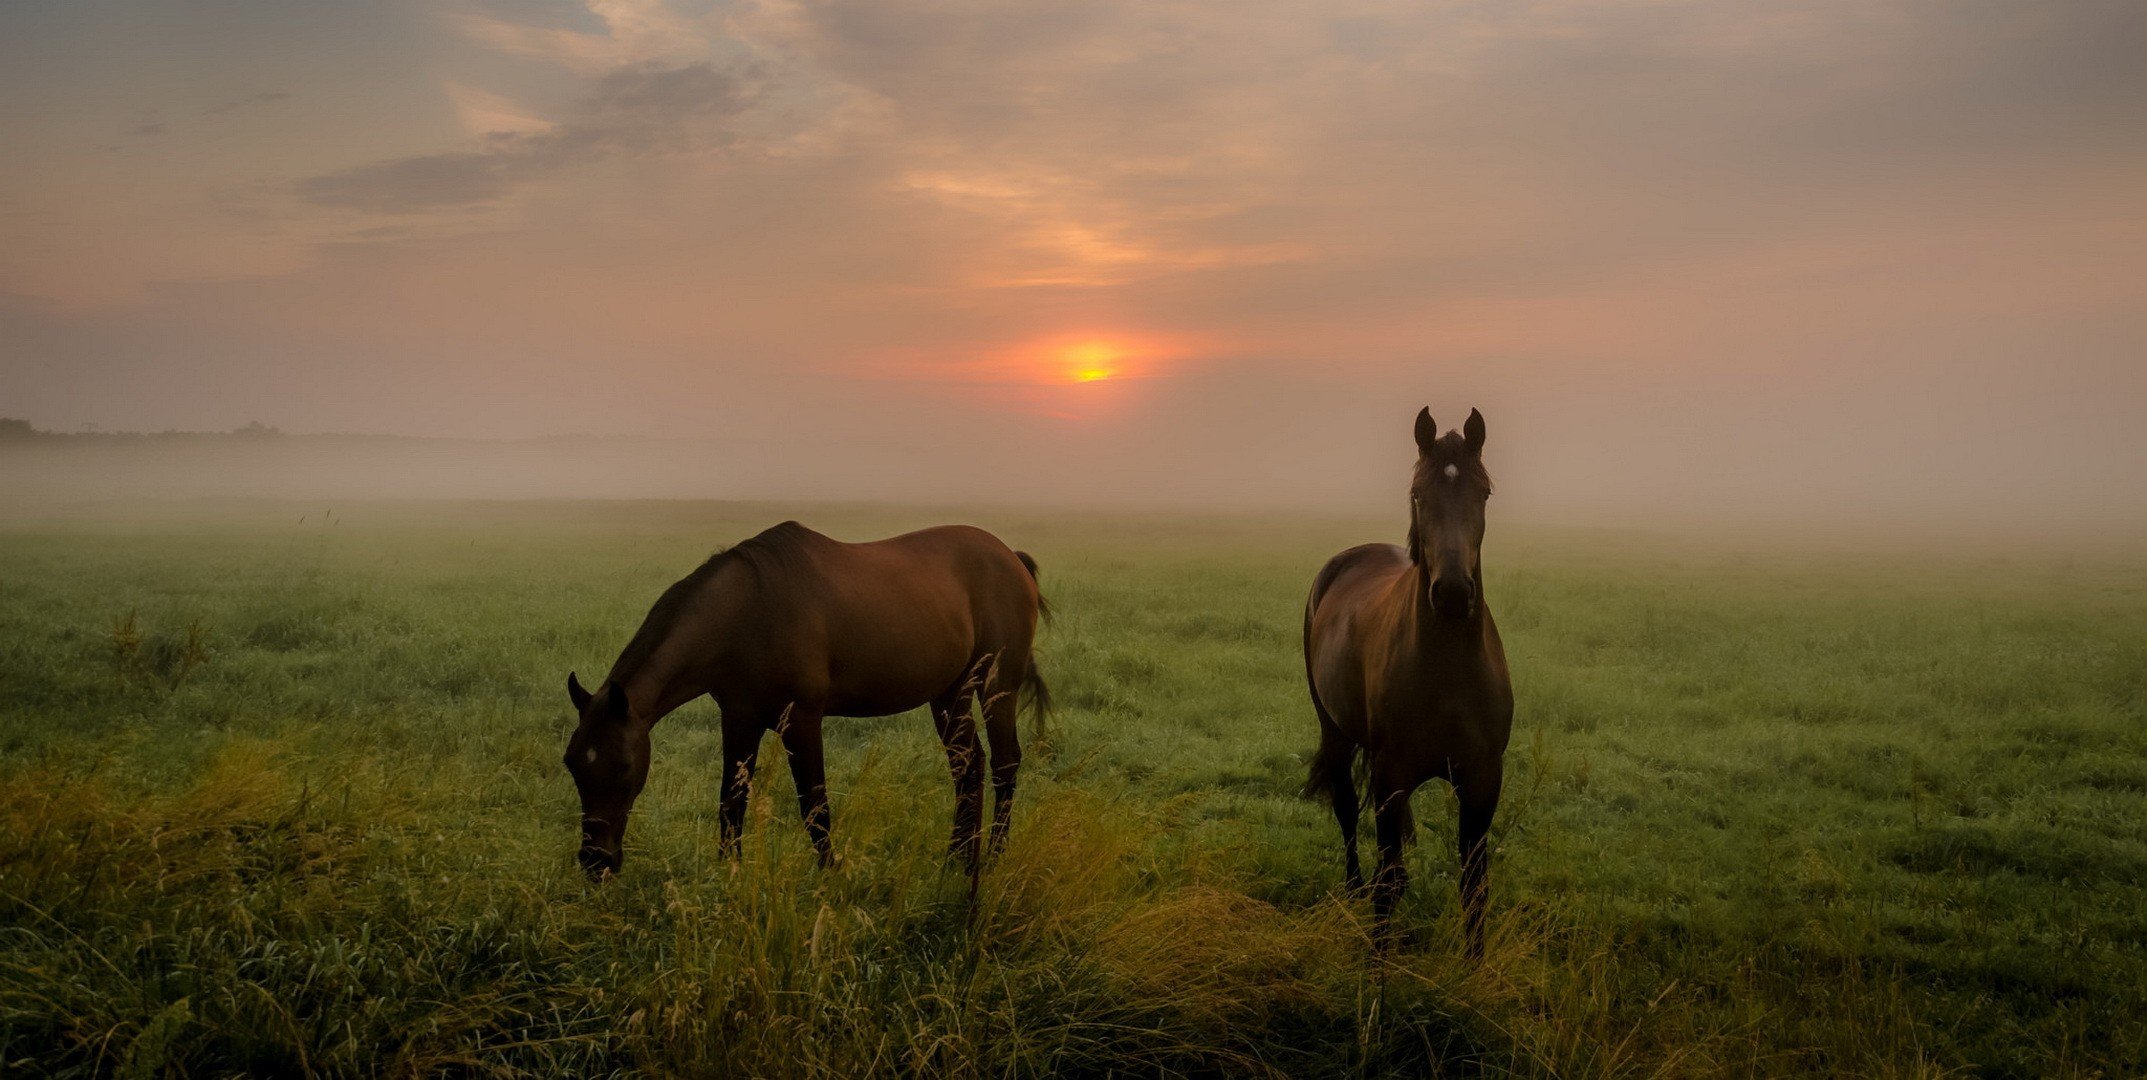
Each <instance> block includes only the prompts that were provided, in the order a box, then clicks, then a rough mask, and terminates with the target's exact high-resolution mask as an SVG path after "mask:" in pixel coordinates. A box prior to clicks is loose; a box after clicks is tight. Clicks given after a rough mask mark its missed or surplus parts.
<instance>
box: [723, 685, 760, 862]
mask: <svg viewBox="0 0 2147 1080" xmlns="http://www.w3.org/2000/svg"><path fill="white" fill-rule="evenodd" d="M765 731H766V729H765V728H764V727H762V726H761V724H760V723H759V721H757V720H748V719H746V718H744V717H737V716H729V715H726V716H725V717H724V718H723V799H722V802H723V825H722V830H721V832H720V833H719V836H720V838H721V839H720V843H719V846H720V848H721V849H722V851H723V854H724V855H725V856H726V857H729V858H736V857H737V855H738V837H739V835H740V834H741V833H743V832H744V831H745V804H746V795H747V794H748V793H749V792H750V791H751V789H752V783H753V765H754V762H755V761H756V760H757V759H758V758H759V757H760V737H761V735H762V734H763V733H764V732H765Z"/></svg>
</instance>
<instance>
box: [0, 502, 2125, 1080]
mask: <svg viewBox="0 0 2147 1080" xmlns="http://www.w3.org/2000/svg"><path fill="white" fill-rule="evenodd" d="M792 514H802V515H803V516H806V518H807V520H808V521H810V522H811V523H813V524H816V525H818V526H820V527H821V528H823V529H825V530H827V531H830V532H832V533H834V534H836V535H838V536H845V537H850V538H864V537H868V536H873V535H884V534H885V533H887V532H890V531H894V530H896V529H899V528H903V527H908V526H912V525H917V524H923V523H927V522H929V521H932V520H939V519H945V518H951V517H954V516H957V515H952V514H946V513H938V514H933V513H925V512H920V511H910V510H903V509H899V508H881V509H869V508H866V509H860V508H849V509H818V510H805V511H801V510H798V509H797V508H785V507H768V506H739V505H718V504H686V503H651V504H609V505H605V504H542V503H533V504H439V505H422V504H401V505H363V506H351V507H346V508H339V509H338V511H337V512H336V513H335V515H334V516H332V517H331V516H328V515H326V514H325V513H324V508H318V507H312V508H296V507H288V508H287V507H284V506H281V505H276V506H262V505H233V506H228V507H224V508H222V509H220V510H218V511H216V512H214V513H209V512H206V511H199V510H189V509H184V508H182V509H179V510H173V509H171V508H165V509H163V510H148V509H145V510H141V511H138V512H112V511H105V512H99V513H75V514H66V515H57V516H45V517H37V516H34V515H30V514H20V515H17V516H16V517H15V518H14V519H13V520H12V521H11V522H10V523H9V524H7V525H6V526H4V527H0V1072H6V1073H12V1072H16V1071H27V1072H50V1073H62V1074H70V1073H71V1074H90V1073H98V1074H104V1073H122V1074H131V1075H154V1074H157V1073H158V1072H160V1071H165V1070H169V1071H173V1072H177V1073H182V1074H185V1075H217V1074H224V1073H229V1072H234V1071H240V1072H252V1073H262V1074H279V1075H291V1074H298V1073H303V1072H307V1071H316V1072H322V1073H344V1074H349V1073H367V1074H370V1073H377V1072H395V1073H413V1074H415V1073H427V1074H429V1073H436V1072H443V1071H445V1072H482V1073H499V1074H513V1073H538V1074H572V1075H587V1074H595V1073H604V1072H609V1071H623V1072H655V1073H691V1074H704V1075H770V1076H792V1075H796V1076H805V1075H842V1076H849V1075H859V1074H862V1073H866V1072H901V1073H912V1074H920V1075H931V1076H940V1075H957V1076H958V1075H992V1076H1001V1075H1042V1074H1050V1073H1067V1074H1098V1075H1100V1074H1105V1073H1120V1074H1131V1075H1172V1074H1195V1075H1199V1074H1244V1073H1263V1072H1271V1073H1281V1074H1288V1075H1293V1076H1340V1075H1365V1074H1370V1075H1383V1074H1393V1075H1413V1074H1420V1073H1423V1072H1426V1071H1434V1070H1437V1071H1448V1072H1455V1073H1463V1074H1477V1075H1483V1074H1488V1075H1509V1074H1522V1075H1561V1076H1647V1075H1711V1074H1721V1073H1734V1074H1838V1073H1856V1074H1866V1075H1938V1074H1944V1073H1949V1072H1956V1071H1969V1072H1974V1073H1977V1074H1983V1075H1992V1076H2048V1075H2097V1074H2102V1075H2135V1074H2138V1073H2140V1072H2141V1071H2142V1070H2143V1069H2147V1035H2143V1032H2147V840H2143V836H2147V725H2143V721H2147V715H2143V714H2147V704H2143V697H2142V683H2143V679H2147V676H2143V664H2142V660H2143V658H2147V602H2143V601H2147V571H2142V570H2141V569H2140V568H2139V567H2138V565H2137V564H2127V563H2125V562H2123V561H2118V560H2105V561H2103V562H2100V563H2098V564H2096V565H2072V564H2069V563H2065V562H2063V561H2062V560H2059V559H2055V558H2053V559H2048V560H2044V559H2036V558H2032V557H2030V556H2029V555H2028V554H2027V553H2019V554H2017V555H2016V556H2014V557H2013V558H2011V559H1993V558H1988V557H1972V556H1968V555H1952V556H1944V557H1931V558H1916V557H1911V556H1910V555H1908V554H1901V555H1894V556H1880V555H1864V556H1860V557H1846V556H1841V555H1838V554H1834V555H1829V554H1826V553H1823V552H1819V551H1807V552H1806V553H1803V554H1794V553H1792V554H1768V555H1760V554H1744V555H1737V554H1709V553H1707V552H1705V551H1704V550H1700V549H1693V548H1677V547H1672V546H1669V545H1664V544H1657V543H1652V542H1649V541H1645V540H1642V539H1637V538H1634V537H1631V536H1617V535H1611V534H1592V533H1582V532H1573V531H1563V532H1560V531H1547V530H1525V529H1519V528H1502V527H1499V526H1498V525H1496V524H1495V525H1494V533H1493V536H1492V538H1491V541H1490V544H1489V548H1488V556H1487V562H1488V564H1489V581H1488V595H1489V597H1490V599H1491V601H1492V603H1493V604H1494V605H1495V607H1496V609H1497V611H1498V613H1499V616H1500V619H1501V624H1502V627H1503V629H1504V632H1505V635H1506V642H1507V647H1508V651H1509V653H1510V655H1511V659H1512V664H1513V670H1514V678H1515V683H1516V689H1517V692H1518V696H1519V709H1518V715H1517V718H1516V724H1515V737H1514V746H1513V749H1512V752H1511V753H1510V755H1509V758H1508V765H1507V768H1508V782H1507V793H1508V794H1507V800H1506V803H1505V805H1504V806H1503V807H1502V808H1501V811H1500V817H1499V823H1498V826H1497V828H1496V830H1495V832H1494V843H1495V853H1494V856H1493V869H1492V874H1493V878H1492V881H1493V916H1492V919H1493V933H1494V938H1493V941H1492V945H1491V950H1490V956H1489V958H1488V960H1487V961H1486V962H1485V963H1484V964H1483V965H1482V966H1481V967H1471V966H1469V965H1467V964H1465V963H1463V962H1462V961H1461V960H1460V959H1459V957H1458V951H1459V950H1458V948H1457V943H1456V940H1455V938H1456V930H1457V921H1458V920H1457V918H1456V906H1457V905H1456V902H1455V897H1454V875H1453V860H1452V855H1451V851H1452V839H1453V816H1452V811H1451V807H1450V805H1449V799H1448V797H1447V795H1446V793H1445V791H1444V789H1443V788H1439V787H1434V788H1428V789H1426V790H1425V791H1424V792H1423V793H1421V794H1419V796H1418V814H1419V818H1420V819H1421V821H1422V830H1421V832H1422V835H1421V842H1420V843H1419V845H1418V846H1417V847H1416V848H1415V849H1414V850H1413V851H1412V853H1411V856H1410V858H1411V862H1412V870H1413V873H1414V877H1415V880H1414V884H1413V887H1412V889H1411V892H1410V895H1409V897H1408V900H1407V904H1406V907H1405V919H1406V922H1407V924H1408V929H1409V930H1410V933H1411V939H1412V940H1411V944H1410V945H1409V946H1408V947H1407V948H1405V949H1404V950H1403V951H1402V952H1401V953H1400V954H1399V955H1397V956H1395V957H1393V958H1392V959H1391V960H1387V961H1375V960H1374V959H1373V958H1372V957H1371V955H1370V952H1369V950H1368V948H1367V941H1366V926H1365V920H1366V917H1367V913H1366V911H1365V910H1364V908H1363V906H1362V905H1361V904H1359V903H1357V902H1353V901H1349V900H1346V899H1343V898H1340V897H1338V896H1337V895H1336V889H1337V886H1338V884H1339V880H1340V876H1341V873H1340V860H1339V855H1338V852H1337V850H1336V842H1335V838H1334V836H1333V825H1332V819H1331V818H1330V817H1328V816H1327V814H1326V811H1325V809H1324V808H1323V807H1319V806H1316V805H1313V804H1311V803H1307V802H1304V801H1301V800H1299V799H1297V798H1295V797H1294V796H1293V794H1292V793H1293V792H1294V790H1295V788H1296V786H1297V784H1298V783H1299V782H1300V780H1301V773H1302V766H1301V765H1300V764H1299V755H1300V753H1301V752H1303V751H1305V750H1307V749H1309V747H1310V745H1311V743H1312V741H1313V733H1312V721H1311V717H1310V714H1309V710H1308V706H1307V705H1306V702H1305V696H1304V690H1303V681H1302V680H1303V677H1302V672H1301V667H1300V662H1299V659H1298V655H1297V650H1298V643H1297V634H1298V624H1299V618H1300V605H1301V603H1302V599H1303V594H1304V589H1305V587H1306V585H1307V583H1308V581H1309V580H1310V577H1311V575H1312V573H1313V572H1314V570H1316V569H1317V567H1318V566H1319V564H1320V562H1321V561H1322V560H1323V559H1324V558H1325V557H1326V555H1328V554H1329V553H1331V552H1332V551H1333V550H1336V549H1338V548H1339V547H1341V546H1343V545H1345V544H1347V543H1350V542H1354V541H1356V540H1360V539H1367V538H1379V537H1382V536H1388V537H1391V535H1392V534H1395V533H1398V531H1399V529H1398V525H1397V523H1386V524H1384V525H1382V524H1379V523H1334V522H1320V521H1312V520H1282V519H1277V520H1266V521H1263V520H1253V519H1231V518H1201V519H1194V518H1186V519H1163V518H1140V517H1078V516H1075V515H1071V514H1067V515H1049V514H1042V513H1034V514H1023V513H1014V512H996V513H991V514H983V515H968V516H972V517H975V518H976V519H977V520H980V521H981V523H983V524H986V525H987V526H990V527H993V528H995V529H997V530H998V531H1000V532H1001V534H1002V535H1003V536H1005V537H1006V538H1007V539H1008V540H1009V541H1010V542H1011V543H1013V544H1015V545H1016V546H1019V547H1022V548H1025V549H1026V550H1029V551H1031V552H1033V553H1035V554H1036V556H1037V557H1038V559H1039V561H1040V562H1041V563H1042V565H1043V573H1044V582H1045V585H1046V589H1047V592H1048V594H1049V595H1050V597H1051V599H1052V601H1053V603H1054V604H1055V605H1056V606H1057V608H1058V610H1059V613H1060V617H1059V619H1058V621H1057V623H1056V625H1055V626H1053V627H1052V628H1051V629H1050V630H1049V631H1048V632H1047V633H1046V635H1045V637H1044V639H1043V645H1042V648H1043V663H1044V665H1045V668H1044V670H1045V672H1046V674H1047V675H1048V676H1049V678H1050V679H1051V680H1052V683H1053V689H1054V690H1055V692H1056V694H1057V697H1058V700H1059V702H1060V705H1061V712H1060V714H1059V716H1058V717H1057V719H1056V722H1055V725H1054V730H1053V733H1052V735H1051V737H1050V740H1049V745H1048V747H1047V748H1044V749H1043V750H1042V751H1041V752H1036V751H1033V750H1032V754H1031V756H1030V757H1029V763H1028V766H1027V768H1026V769H1025V772H1024V776H1023V779H1024V786H1023V795H1022V802H1021V805H1020V808H1019V810H1018V811H1017V815H1016V821H1015V830H1014V843H1013V846H1012V848H1011V849H1010V851H1009V852H1008V853H1007V856H1006V858H1005V859H1004V860H1003V861H1002V862H1001V863H1000V864H998V866H997V867H995V868H994V869H993V870H992V871H991V872H990V873H988V874H987V875H986V877H985V879H984V881H983V887H982V892H981V895H980V902H979V903H978V905H977V906H976V908H975V909H974V910H972V909H971V908H970V906H969V904H968V902H967V882H966V880H965V879H964V878H963V877H962V875H960V874H959V873H956V872H954V871H952V870H951V869H949V868H948V867H947V866H946V864H945V863H944V861H943V860H942V858H941V852H942V850H943V848H944V843H945V832H946V829H947V824H948V819H949V817H950V815H951V812H952V799H951V794H950V792H949V790H948V784H947V780H946V773H945V765H944V761H943V759H942V758H941V757H940V754H939V750H938V747H937V743H936V741H935V740H934V738H933V736H932V733H931V726H930V724H929V723H928V722H926V721H925V720H924V719H923V718H922V717H921V716H919V715H915V714H912V715H909V716H902V717H893V718H886V719H875V720H843V721H833V722H831V723H830V725H829V732H830V766H829V772H830V780H831V784H832V786H833V787H834V789H835V791H836V795H835V829H836V843H837V845H838V849H839V850H840V852H841V853H842V856H843V858H844V860H845V865H844V866H843V868H842V869H841V870H839V871H837V872H833V873H822V872H819V871H817V870H815V869H813V868H812V860H811V858H810V855H809V851H808V848H807V845H806V841H805V837H804V834H803V829H802V828H801V827H800V826H799V825H798V824H797V822H796V819H795V815H794V812H793V807H794V805H795V804H794V803H793V802H792V800H791V797H790V791H789V781H788V778H787V775H785V771H784V770H783V769H781V768H780V767H770V768H766V769H763V770H762V773H761V776H762V778H763V779H762V782H761V783H760V784H759V786H758V789H757V790H756V792H755V798H754V802H753V813H752V818H751V820H750V822H749V824H748V834H747V845H746V851H745V855H744V857H743V858H742V860H740V861H739V862H738V863H736V864H732V863H729V862H726V861H725V860H723V859H722V858H720V857H719V856H718V854H717V851H716V847H715V843H714V837H715V833H716V825H715V823H716V818H717V813H716V780H717V769H718V764H717V762H718V758H719V753H720V748H719V739H718V736H717V732H716V724H715V722H714V720H715V716H714V712H713V708H712V707H711V706H709V705H707V704H706V703H700V704H696V705H693V706H689V707H688V708H686V709H684V710H682V711H681V712H680V713H679V714H677V715H676V716H674V717H672V718H671V719H669V720H667V721H666V722H665V723H664V724H663V725H662V726H660V727H659V728H658V729H657V733H656V738H655V742H656V761H655V767H654V770H653V774H652V778H651V781H650V785H649V789H648V791H647V792H646V793H645V794H644V795H643V797H642V800H641V802H640V805H639V808H638V809H637V812H636V816H635V820H634V823H633V826H632V829H631V832H630V836H629V838H628V848H627V864H626V868H625V872H624V874H623V876H622V877H621V878H620V879H619V880H617V881H615V882H612V883H611V884H609V885H608V886H606V887H603V888H591V887H589V886H587V885H586V884H585V883H584V882H583V881H582V879H581V878H580V876H579V875H578V873H577V872H576V871H575V870H574V867H573V861H572V846H573V844H574V841H575V835H576V833H575V813H576V811H575V802H574V794H573V789H572V785H571V783H570V781H569V780H568V779H567V777H566V774H565V772H564V770H563V769H562V768H561V767H560V766H559V763H558V759H559V754H560V751H561V748H562V746H563V745H564V740H565V736H566V734H567V732H568V730H569V727H570V724H571V718H570V716H569V711H568V707H567V700H566V695H565V692H564V689H563V683H564V680H565V676H566V672H567V671H568V669H570V668H575V669H579V670H580V671H581V672H582V673H583V674H584V676H585V677H586V676H589V675H591V674H597V673H601V672H602V671H603V670H604V669H605V668H606V667H607V666H608V664H609V662H610V660H611V658H612V657H613V655H614V654H615V653H616V651H617V649H618V648H619V647H620V645H621V644H623V642H624V641H625V639H626V636H627V635H628V634H629V633H630V632H631V631H632V629H633V627H634V626H635V625H636V623H637V621H638V619H639V618H640V616H641V614H642V612H643V611H644V610H645V609H646V607H647V605H648V604H649V603H650V602H651V601H652V600H653V599H654V597H655V595H656V593H657V592H658V591H659V590H660V589H661V588H662V587H663V586H664V585H666V584H668V583H669V582H670V581H672V580H673V579H675V578H676V577H677V576H679V575H680V574H682V573H684V572H685V571H686V570H687V569H689V568H690V567H691V566H692V565H693V564H694V563H695V562H696V561H697V560H698V559H699V558H701V557H702V556H704V555H705V554H706V553H707V552H708V551H709V550H710V549H711V548H713V547H714V546H716V545H718V544H720V543H724V542H728V541H731V540H735V539H738V538H740V537H743V536H745V535H749V534H750V533H751V532H753V531H756V530H757V529H758V528H760V527H761V526H764V525H766V524H770V523H772V522H774V521H776V520H780V518H782V517H784V516H790V515H792ZM302 515H303V520H301V516H302ZM770 752H776V751H774V750H773V749H772V748H771V751H770Z"/></svg>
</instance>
